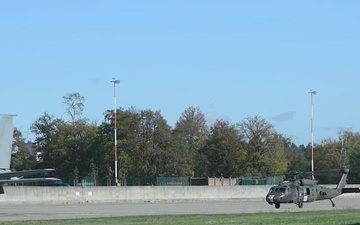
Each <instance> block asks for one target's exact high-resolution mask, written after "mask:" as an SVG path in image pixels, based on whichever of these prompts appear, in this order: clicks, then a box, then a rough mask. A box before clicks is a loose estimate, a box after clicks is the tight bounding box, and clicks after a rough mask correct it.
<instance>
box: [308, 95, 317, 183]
mask: <svg viewBox="0 0 360 225" xmlns="http://www.w3.org/2000/svg"><path fill="white" fill-rule="evenodd" d="M309 93H310V101H311V121H310V131H311V178H312V179H314V104H313V95H315V94H316V91H315V90H313V89H310V91H309Z"/></svg>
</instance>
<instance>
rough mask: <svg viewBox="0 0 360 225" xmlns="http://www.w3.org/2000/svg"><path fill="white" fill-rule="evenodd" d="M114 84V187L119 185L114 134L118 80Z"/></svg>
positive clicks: (115, 135) (113, 81) (115, 136)
mask: <svg viewBox="0 0 360 225" xmlns="http://www.w3.org/2000/svg"><path fill="white" fill-rule="evenodd" d="M110 82H112V83H114V157H115V185H116V186H118V185H119V180H118V162H117V158H118V157H117V134H116V84H120V81H119V80H116V79H115V78H113V79H112V81H110Z"/></svg>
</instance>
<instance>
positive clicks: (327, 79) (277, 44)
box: [0, 0, 360, 144]
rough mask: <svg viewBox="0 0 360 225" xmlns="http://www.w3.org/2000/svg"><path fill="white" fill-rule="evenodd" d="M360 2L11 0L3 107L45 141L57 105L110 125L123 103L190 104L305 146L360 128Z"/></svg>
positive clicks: (2, 19)
mask: <svg viewBox="0 0 360 225" xmlns="http://www.w3.org/2000/svg"><path fill="white" fill-rule="evenodd" d="M359 11H360V1H345V2H344V1H313V0H311V1H268V0H264V1H237V0H233V1H226V0H225V1H200V0H199V1H190V0H188V1H165V0H164V1H156V0H155V1H57V2H55V1H10V0H9V1H1V2H0V102H1V108H0V113H11V114H17V115H18V116H17V117H16V118H15V120H14V123H15V126H16V127H18V128H19V129H20V130H21V131H22V133H23V135H24V137H25V138H27V139H33V137H34V136H33V135H32V134H31V133H30V129H29V128H30V125H31V124H32V123H33V122H34V121H35V120H36V119H37V118H38V117H40V116H41V115H43V113H44V112H45V111H48V112H49V113H50V114H52V115H54V116H55V117H61V118H64V119H69V118H68V116H67V115H66V114H65V106H64V104H63V103H62V101H63V99H62V96H64V95H65V94H66V93H70V92H79V93H80V94H81V95H82V96H84V97H85V109H84V113H83V116H84V117H87V118H89V119H90V120H92V121H94V120H97V121H99V122H101V121H102V120H103V115H102V113H103V112H104V111H105V110H107V109H112V108H113V86H112V84H111V83H110V80H111V79H112V77H115V78H117V79H119V80H121V84H120V85H118V86H117V98H118V101H117V104H118V106H121V107H123V108H128V107H130V106H136V107H137V108H138V109H153V110H160V111H161V113H162V115H163V116H164V118H165V119H166V120H167V121H168V123H169V125H171V126H173V125H174V124H175V122H176V121H177V120H178V118H179V116H180V115H181V113H182V112H183V111H184V109H185V108H187V107H189V106H199V107H200V108H201V109H202V110H203V112H204V113H205V114H206V116H207V118H208V120H209V123H211V122H212V121H214V119H216V118H224V119H227V120H229V121H230V122H231V123H237V122H239V121H242V120H243V119H245V118H246V117H247V116H255V115H259V116H261V117H263V118H264V119H266V120H267V121H268V122H270V123H272V124H273V125H274V126H275V129H276V130H277V131H279V132H281V133H283V134H285V135H286V136H288V137H291V138H292V139H293V141H294V142H295V143H296V144H307V143H309V142H310V141H311V135H310V118H311V107H310V94H309V93H308V91H309V90H310V89H315V90H316V91H317V92H318V93H317V94H316V95H315V96H314V138H315V142H319V141H321V140H322V139H323V138H329V137H330V138H337V137H338V136H337V132H338V131H339V129H348V128H352V130H353V131H360V118H359V116H360V102H359V99H358V97H359V95H360V92H359V90H360V76H359V75H360V74H359V72H360V63H359V52H360V41H359V40H360V29H359V24H360V14H359Z"/></svg>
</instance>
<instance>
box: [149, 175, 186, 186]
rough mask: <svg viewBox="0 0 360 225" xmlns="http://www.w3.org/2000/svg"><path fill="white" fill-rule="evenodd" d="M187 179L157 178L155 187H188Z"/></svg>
mask: <svg viewBox="0 0 360 225" xmlns="http://www.w3.org/2000/svg"><path fill="white" fill-rule="evenodd" d="M188 185H189V178H188V177H157V178H156V186H188Z"/></svg>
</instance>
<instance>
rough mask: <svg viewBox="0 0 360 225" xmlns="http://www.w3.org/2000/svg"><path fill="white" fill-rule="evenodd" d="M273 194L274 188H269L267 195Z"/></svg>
mask: <svg viewBox="0 0 360 225" xmlns="http://www.w3.org/2000/svg"><path fill="white" fill-rule="evenodd" d="M274 192H275V186H274V187H271V188H270V190H269V194H272V193H274Z"/></svg>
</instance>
